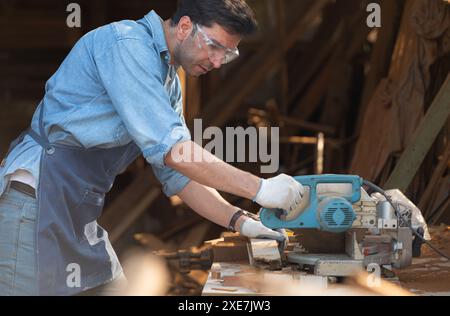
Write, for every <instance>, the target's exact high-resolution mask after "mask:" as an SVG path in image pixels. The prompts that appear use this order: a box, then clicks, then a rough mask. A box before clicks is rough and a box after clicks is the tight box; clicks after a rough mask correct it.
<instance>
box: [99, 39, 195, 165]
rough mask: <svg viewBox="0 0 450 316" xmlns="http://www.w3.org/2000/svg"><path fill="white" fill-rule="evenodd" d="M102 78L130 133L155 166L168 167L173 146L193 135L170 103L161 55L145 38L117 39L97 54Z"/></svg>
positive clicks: (147, 158) (149, 161) (146, 157)
mask: <svg viewBox="0 0 450 316" xmlns="http://www.w3.org/2000/svg"><path fill="white" fill-rule="evenodd" d="M95 59H96V60H95V63H96V65H97V68H98V73H99V76H100V80H101V81H102V83H103V85H104V87H105V90H106V92H107V93H108V96H109V97H110V98H111V101H112V103H113V105H114V108H115V110H116V111H117V113H118V114H119V116H120V118H121V119H122V121H123V123H124V124H125V127H126V128H127V130H128V133H129V134H130V135H131V137H132V138H133V140H134V141H135V142H136V144H137V145H138V146H139V148H140V149H141V150H142V153H143V155H144V157H145V159H146V160H147V161H148V163H150V164H151V165H152V166H153V167H155V168H165V164H164V158H165V155H166V154H167V153H168V152H169V151H170V150H171V148H172V147H173V146H174V145H175V144H177V143H180V142H184V141H188V140H190V139H191V137H190V133H189V130H188V129H187V128H186V125H185V124H184V120H183V119H182V117H181V116H180V115H179V113H177V112H176V111H175V109H174V108H173V107H172V106H171V100H170V97H169V94H168V93H167V91H166V89H165V87H164V81H163V78H162V74H161V70H160V69H162V67H161V63H162V61H161V56H160V54H159V52H158V51H157V50H156V48H155V47H154V46H153V45H152V43H147V42H146V41H144V40H142V39H134V38H130V39H121V40H118V41H116V42H115V43H114V45H112V47H110V49H109V50H108V51H106V52H103V53H102V54H101V56H98V57H96V58H95Z"/></svg>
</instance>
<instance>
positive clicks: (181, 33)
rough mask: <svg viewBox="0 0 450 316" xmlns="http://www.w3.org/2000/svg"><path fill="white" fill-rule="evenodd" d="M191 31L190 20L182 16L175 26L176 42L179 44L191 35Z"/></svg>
mask: <svg viewBox="0 0 450 316" xmlns="http://www.w3.org/2000/svg"><path fill="white" fill-rule="evenodd" d="M192 30H193V24H192V21H191V18H190V17H188V16H183V17H182V18H181V19H180V21H179V22H178V25H177V40H179V41H180V42H182V41H184V40H185V39H186V38H187V37H188V36H189V35H191V33H192Z"/></svg>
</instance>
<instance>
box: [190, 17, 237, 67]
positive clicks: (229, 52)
mask: <svg viewBox="0 0 450 316" xmlns="http://www.w3.org/2000/svg"><path fill="white" fill-rule="evenodd" d="M194 32H197V37H198V47H199V48H200V49H202V48H203V46H202V44H201V42H202V41H201V39H200V36H201V38H202V39H203V41H204V42H205V44H206V49H207V50H208V56H209V59H210V60H211V61H213V62H220V63H221V64H222V65H225V64H228V63H230V62H232V61H233V60H235V59H236V58H238V57H239V49H238V48H237V47H236V48H228V47H225V46H223V45H221V44H220V43H218V42H217V41H215V40H213V39H211V38H210V37H209V36H208V35H207V34H206V33H205V31H204V30H203V29H202V28H201V27H200V25H198V24H194Z"/></svg>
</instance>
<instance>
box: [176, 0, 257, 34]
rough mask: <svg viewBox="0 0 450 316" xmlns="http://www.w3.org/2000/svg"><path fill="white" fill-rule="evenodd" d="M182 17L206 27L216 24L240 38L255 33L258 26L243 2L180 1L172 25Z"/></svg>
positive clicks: (238, 0) (240, 0)
mask: <svg viewBox="0 0 450 316" xmlns="http://www.w3.org/2000/svg"><path fill="white" fill-rule="evenodd" d="M183 16H188V17H189V18H190V19H191V20H192V22H193V23H198V24H200V25H202V26H206V27H211V26H212V25H213V24H214V23H217V24H219V25H220V26H222V27H223V28H224V29H225V30H226V31H227V32H229V33H230V34H235V35H241V36H248V35H251V34H253V33H255V32H256V29H257V26H258V24H257V22H256V19H255V14H254V12H253V10H252V9H251V8H250V7H249V6H248V5H247V3H246V2H245V1H244V0H180V1H179V4H178V9H177V11H176V12H175V14H174V15H173V17H172V24H173V25H177V24H178V22H180V19H181V18H182V17H183Z"/></svg>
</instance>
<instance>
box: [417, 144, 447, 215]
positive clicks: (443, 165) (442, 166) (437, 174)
mask: <svg viewBox="0 0 450 316" xmlns="http://www.w3.org/2000/svg"><path fill="white" fill-rule="evenodd" d="M449 159H450V146H448V147H447V148H446V150H445V152H444V154H443V155H442V160H441V161H440V162H439V163H438V165H437V166H436V169H435V170H434V172H433V175H432V176H431V179H430V181H428V185H427V188H426V189H425V191H424V193H423V194H422V197H421V199H420V202H419V205H418V208H419V209H420V210H421V211H422V213H423V217H424V218H427V216H428V213H429V212H431V207H430V205H428V207H427V204H430V198H431V196H432V193H433V192H434V191H435V190H436V186H437V183H438V182H439V179H440V178H442V176H443V174H444V172H445V170H446V169H447V167H448V162H449Z"/></svg>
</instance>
